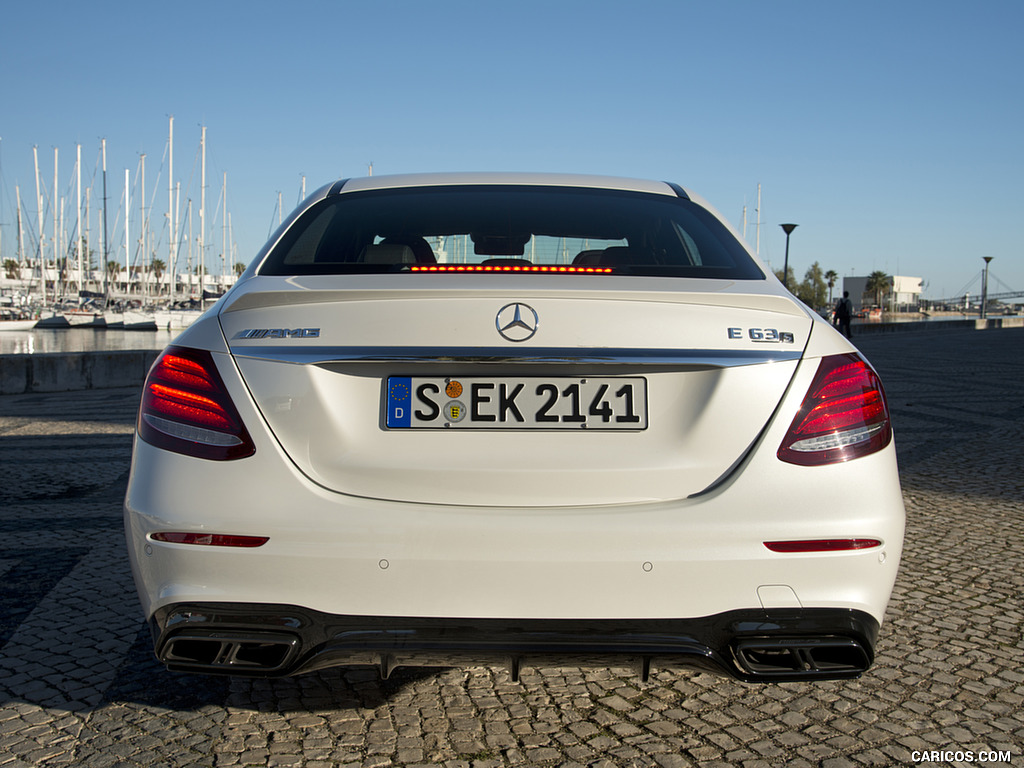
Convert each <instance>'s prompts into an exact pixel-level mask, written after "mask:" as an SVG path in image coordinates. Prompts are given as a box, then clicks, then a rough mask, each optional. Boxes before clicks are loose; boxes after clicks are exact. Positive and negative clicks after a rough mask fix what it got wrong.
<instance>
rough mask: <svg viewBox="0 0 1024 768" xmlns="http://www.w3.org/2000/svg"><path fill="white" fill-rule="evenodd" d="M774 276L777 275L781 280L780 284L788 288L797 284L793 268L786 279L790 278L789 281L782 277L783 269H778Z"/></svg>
mask: <svg viewBox="0 0 1024 768" xmlns="http://www.w3.org/2000/svg"><path fill="white" fill-rule="evenodd" d="M774 274H775V276H776V277H777V278H779V282H780V283H782V284H783V285H785V286H787V287H788V286H790V285H795V284H796V276H795V275H794V274H793V268H792V267H790V268H789V274H788V275H787V276H786V277H788V278H789V279H788V280H787V279H786V278H785V277H783V276H782V270H781V269H776V270H775V273H774Z"/></svg>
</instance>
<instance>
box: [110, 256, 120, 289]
mask: <svg viewBox="0 0 1024 768" xmlns="http://www.w3.org/2000/svg"><path fill="white" fill-rule="evenodd" d="M120 274H121V263H120V262H118V261H108V262H107V282H109V283H114V284H117V278H118V276H119V275H120Z"/></svg>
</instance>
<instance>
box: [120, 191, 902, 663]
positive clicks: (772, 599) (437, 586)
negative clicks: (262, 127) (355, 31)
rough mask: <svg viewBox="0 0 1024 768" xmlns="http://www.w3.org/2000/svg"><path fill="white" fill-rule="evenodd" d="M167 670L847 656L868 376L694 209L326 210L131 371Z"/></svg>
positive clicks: (853, 648)
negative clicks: (143, 373) (138, 381)
mask: <svg viewBox="0 0 1024 768" xmlns="http://www.w3.org/2000/svg"><path fill="white" fill-rule="evenodd" d="M126 524H127V530H128V536H129V549H130V553H131V556H132V563H133V569H134V572H135V575H136V582H137V584H138V586H139V593H140V597H141V600H142V604H143V608H144V610H145V612H146V615H147V618H148V619H149V620H150V623H151V627H152V629H153V634H154V640H155V644H156V650H157V655H158V656H159V657H160V658H161V660H163V661H164V662H165V663H166V664H167V665H168V666H169V667H171V668H172V669H183V670H193V671H197V670H198V671H208V672H217V673H235V674H250V675H276V674H294V673H297V672H302V671H308V670H311V669H316V668H319V667H323V666H330V665H335V664H374V665H378V666H379V667H380V669H381V670H382V672H383V673H384V674H387V673H388V672H389V671H390V670H391V669H392V668H394V667H395V666H401V665H406V664H437V663H488V664H492V663H507V664H509V665H510V668H511V669H512V671H513V673H514V674H515V673H516V672H517V671H518V669H519V667H520V665H522V664H554V663H557V664H562V663H573V664H575V663H598V664H623V663H628V664H635V665H636V666H637V667H638V669H640V670H641V672H642V673H643V674H646V673H647V672H649V670H650V669H651V667H652V666H655V667H657V666H675V665H682V666H697V667H701V668H707V669H713V670H715V671H718V672H725V673H727V674H730V675H733V676H735V677H737V678H740V679H745V680H769V679H774V680H785V679H803V678H835V677H851V676H856V675H857V674H860V673H861V672H862V671H863V670H864V669H866V668H867V666H868V665H869V664H870V662H871V660H872V658H873V653H874V650H873V649H874V644H875V641H876V638H877V634H878V630H879V626H880V624H881V621H882V618H883V614H884V610H885V605H886V603H887V601H888V598H889V594H890V592H891V589H892V585H893V581H894V579H895V573H896V568H897V565H898V561H899V555H900V550H901V546H902V530H903V509H902V502H901V500H900V492H899V483H898V477H897V474H896V464H895V455H894V448H893V445H892V440H891V428H890V425H889V421H888V413H887V409H886V406H885V401H884V394H883V392H882V390H881V385H880V383H879V382H878V380H877V377H876V376H875V374H874V372H873V371H872V370H871V368H870V366H869V365H868V364H867V363H866V362H865V361H864V360H863V359H862V358H860V357H859V355H858V354H857V353H856V351H855V350H854V349H853V348H852V347H851V346H850V345H849V344H848V343H847V342H846V341H845V340H843V339H842V338H841V337H839V336H838V334H836V333H835V332H834V331H833V330H832V329H831V328H830V327H829V326H828V325H827V324H825V323H824V322H822V321H820V320H819V319H817V318H816V316H814V315H813V313H811V312H809V311H808V310H807V309H806V308H805V307H803V306H802V305H801V304H799V302H796V301H795V300H794V299H793V298H792V297H791V296H789V295H788V294H787V293H786V292H785V291H784V290H783V289H782V288H781V286H779V284H778V282H777V281H775V280H774V279H773V278H771V277H770V276H767V275H766V274H765V271H764V270H763V268H762V267H761V266H760V265H759V264H758V263H757V262H756V260H755V259H754V258H753V257H752V256H751V255H750V254H749V253H748V252H747V251H746V250H745V249H744V248H743V247H742V245H741V244H740V243H739V242H738V240H737V239H736V238H735V237H734V236H733V235H732V234H731V233H730V232H729V231H728V228H727V227H726V226H725V225H724V224H723V223H722V222H721V221H720V219H718V218H717V217H716V216H715V214H714V213H713V212H712V211H711V210H710V209H709V208H708V207H707V206H706V205H705V204H703V203H702V202H701V201H700V200H699V199H697V198H695V197H694V196H693V195H691V194H690V193H688V192H686V191H685V190H682V189H681V188H678V187H675V186H674V185H666V184H660V183H650V182H644V183H637V182H625V181H621V180H610V179H593V178H588V179H580V178H561V177H558V178H556V177H519V176H507V175H506V176H501V177H496V176H488V177H479V176H472V177H465V176H447V177H429V178H416V177H412V178H402V177H398V178H393V179H390V180H387V179H384V180H381V179H380V177H378V178H377V179H363V180H358V181H355V182H347V183H339V184H336V185H332V186H331V187H327V188H324V189H323V190H321V191H320V192H318V193H316V194H315V195H314V196H312V197H311V199H310V200H308V201H307V202H306V203H305V204H304V206H303V207H301V208H300V209H299V210H298V211H296V213H295V214H293V216H292V217H291V218H290V220H289V221H288V222H286V223H285V225H283V226H282V228H281V230H279V232H278V233H276V234H275V236H274V237H273V238H272V239H271V241H270V242H269V243H268V245H267V247H266V248H265V249H264V251H263V252H261V254H260V256H259V258H258V259H257V260H256V261H255V262H254V264H253V265H252V266H251V267H250V269H249V270H248V272H247V273H246V274H245V275H244V276H243V277H242V279H241V280H240V281H239V283H238V285H237V286H236V287H235V288H234V289H233V290H232V291H231V292H230V293H229V294H228V295H227V296H226V297H224V299H222V300H221V302H219V304H218V306H217V307H216V309H215V310H214V311H211V312H210V313H208V314H207V315H206V316H205V317H204V318H203V319H202V320H200V321H198V322H197V323H196V324H194V325H193V326H192V327H191V328H190V329H188V330H187V331H186V332H185V333H184V334H182V336H180V337H179V338H178V339H177V340H176V342H175V345H174V346H172V347H171V348H169V349H168V350H167V351H166V352H165V353H164V355H163V356H162V357H161V359H160V360H158V362H157V363H156V365H155V366H154V368H153V370H152V371H151V374H150V378H149V380H148V381H147V385H146V392H145V395H144V400H143V405H142V408H141V410H140V418H139V436H138V438H137V439H136V444H135V452H134V456H133V467H132V476H131V482H130V485H129V491H128V496H127V499H126Z"/></svg>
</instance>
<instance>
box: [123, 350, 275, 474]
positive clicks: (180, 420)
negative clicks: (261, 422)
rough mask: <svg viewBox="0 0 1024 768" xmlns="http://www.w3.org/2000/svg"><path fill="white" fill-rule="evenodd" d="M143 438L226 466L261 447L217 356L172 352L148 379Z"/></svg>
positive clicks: (140, 425) (165, 354) (141, 420)
mask: <svg viewBox="0 0 1024 768" xmlns="http://www.w3.org/2000/svg"><path fill="white" fill-rule="evenodd" d="M138 429H139V437H141V438H142V439H143V440H145V441H146V442H147V443H150V444H152V445H155V446H157V447H159V448H164V449H166V450H168V451H174V452H175V453H183V454H185V455H186V456H196V457H198V458H202V459H213V460H215V461H226V460H228V459H242V458H245V457H246V456H252V455H253V454H254V453H255V452H256V446H255V445H254V444H253V442H252V438H250V437H249V433H248V432H247V431H246V429H245V425H244V424H242V419H241V417H240V416H239V415H238V411H237V410H236V409H235V406H234V404H233V403H232V402H231V398H230V396H229V395H228V391H227V388H226V387H225V386H224V381H223V379H221V377H220V374H219V373H218V372H217V366H216V365H214V362H213V356H212V355H211V354H210V353H209V352H207V351H205V350H201V349H189V348H186V347H168V348H167V349H166V350H164V352H163V354H162V355H160V357H159V358H157V361H156V362H155V363H154V364H153V367H152V368H151V369H150V371H149V376H147V377H146V384H145V389H144V391H143V394H142V406H141V407H140V408H139V422H138Z"/></svg>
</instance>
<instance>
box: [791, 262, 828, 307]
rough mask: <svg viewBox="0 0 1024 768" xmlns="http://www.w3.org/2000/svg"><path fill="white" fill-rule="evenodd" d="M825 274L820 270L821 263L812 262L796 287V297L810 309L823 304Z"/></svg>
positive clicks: (825, 284) (825, 285)
mask: <svg viewBox="0 0 1024 768" xmlns="http://www.w3.org/2000/svg"><path fill="white" fill-rule="evenodd" d="M827 287H828V286H827V283H826V282H825V275H824V273H823V272H822V271H821V265H820V264H818V262H814V263H813V264H811V266H810V267H808V269H807V272H806V273H805V274H804V281H803V282H802V283H800V285H799V286H798V287H797V289H796V295H797V298H798V299H800V301H802V302H803V303H804V304H806V305H807V306H809V307H810V308H811V309H820V308H821V307H824V306H825V290H826V288H827Z"/></svg>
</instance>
